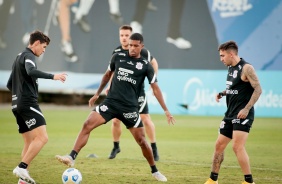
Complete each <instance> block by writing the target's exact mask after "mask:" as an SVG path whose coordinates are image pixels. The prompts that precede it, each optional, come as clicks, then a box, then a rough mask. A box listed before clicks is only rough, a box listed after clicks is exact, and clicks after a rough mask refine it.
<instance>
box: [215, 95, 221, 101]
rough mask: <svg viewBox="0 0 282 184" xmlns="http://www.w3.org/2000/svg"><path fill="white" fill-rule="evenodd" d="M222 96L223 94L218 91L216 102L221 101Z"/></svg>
mask: <svg viewBox="0 0 282 184" xmlns="http://www.w3.org/2000/svg"><path fill="white" fill-rule="evenodd" d="M221 98H222V96H221V95H220V94H219V93H217V94H216V95H215V101H216V102H219V100H220V99H221Z"/></svg>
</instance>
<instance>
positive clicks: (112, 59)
mask: <svg viewBox="0 0 282 184" xmlns="http://www.w3.org/2000/svg"><path fill="white" fill-rule="evenodd" d="M117 55H118V53H115V54H114V55H112V58H111V60H110V64H109V67H108V70H110V71H114V70H115V68H116V65H115V60H116V58H117Z"/></svg>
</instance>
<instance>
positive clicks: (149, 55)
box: [147, 50, 151, 62]
mask: <svg viewBox="0 0 282 184" xmlns="http://www.w3.org/2000/svg"><path fill="white" fill-rule="evenodd" d="M147 52H148V58H147V60H148V61H149V62H151V53H150V51H148V50H147Z"/></svg>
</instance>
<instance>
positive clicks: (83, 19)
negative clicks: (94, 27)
mask: <svg viewBox="0 0 282 184" xmlns="http://www.w3.org/2000/svg"><path fill="white" fill-rule="evenodd" d="M74 23H75V24H77V25H79V27H80V28H81V30H82V31H84V32H85V33H89V32H90V31H91V26H90V24H89V23H88V22H87V20H86V17H85V16H82V17H81V19H79V20H77V19H74Z"/></svg>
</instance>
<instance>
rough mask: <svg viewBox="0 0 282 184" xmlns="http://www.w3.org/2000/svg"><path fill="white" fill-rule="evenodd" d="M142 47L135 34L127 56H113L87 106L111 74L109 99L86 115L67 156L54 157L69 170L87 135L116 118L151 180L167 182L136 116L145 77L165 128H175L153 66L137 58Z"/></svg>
mask: <svg viewBox="0 0 282 184" xmlns="http://www.w3.org/2000/svg"><path fill="white" fill-rule="evenodd" d="M143 47H144V44H143V36H142V35H141V34H139V33H135V34H132V35H131V36H130V41H129V52H128V53H116V54H114V55H113V56H112V59H111V61H110V64H109V66H108V70H107V71H106V72H105V74H104V76H103V78H102V81H101V84H100V86H99V88H98V90H97V93H96V94H95V95H94V96H93V97H92V98H91V99H90V100H89V106H92V105H93V104H94V103H95V101H96V100H97V99H98V98H99V95H100V93H101V92H102V90H103V89H104V87H105V86H106V85H107V83H108V82H109V80H110V78H111V76H112V74H113V78H112V83H111V87H110V90H109V92H108V95H107V96H106V98H105V99H104V101H103V102H101V103H100V104H99V105H98V106H97V107H96V108H95V109H94V110H93V111H92V112H91V113H90V114H89V116H88V118H87V120H86V121H85V122H84V124H83V127H82V129H81V131H80V132H79V135H78V137H77V139H76V141H75V144H74V147H73V150H72V151H71V152H70V154H69V155H66V156H60V155H56V158H57V159H58V160H59V161H60V162H62V163H64V164H66V165H67V166H69V167H72V166H74V160H75V159H76V157H77V154H78V153H79V152H80V150H81V149H82V148H83V147H84V146H85V145H86V143H87V141H88V138H89V135H90V132H91V131H92V130H93V129H95V128H97V127H98V126H100V125H102V124H105V123H107V122H108V121H110V120H111V119H113V118H118V119H120V120H121V121H122V122H123V123H124V125H125V126H126V127H127V128H128V130H129V131H130V132H131V134H132V135H133V137H134V139H135V140H136V142H137V143H138V144H139V146H140V148H141V150H142V153H143V156H144V157H145V158H146V160H147V162H148V163H149V165H150V167H151V172H152V175H153V177H155V178H156V179H157V180H158V181H167V178H166V177H165V176H164V175H162V174H161V173H160V172H159V171H158V169H157V167H156V165H155V161H154V157H153V153H152V149H151V148H150V146H149V145H148V143H147V141H146V138H145V131H144V127H143V123H142V120H141V118H140V115H139V110H138V109H139V108H138V97H139V93H140V91H141V90H142V85H143V83H144V80H145V78H146V77H147V78H148V81H149V83H150V84H151V87H152V90H153V93H154V95H155V97H156V98H157V100H158V101H159V103H160V105H161V107H162V108H163V110H164V112H165V115H166V117H167V121H168V124H174V123H175V120H174V118H173V117H172V115H171V114H170V112H169V111H168V109H167V107H166V104H165V102H164V99H163V96H162V92H161V90H160V88H159V86H158V84H157V79H156V75H155V71H154V69H153V67H152V65H151V64H150V63H149V61H147V60H146V59H145V58H143V57H142V56H141V55H140V52H141V50H142V48H143Z"/></svg>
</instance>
